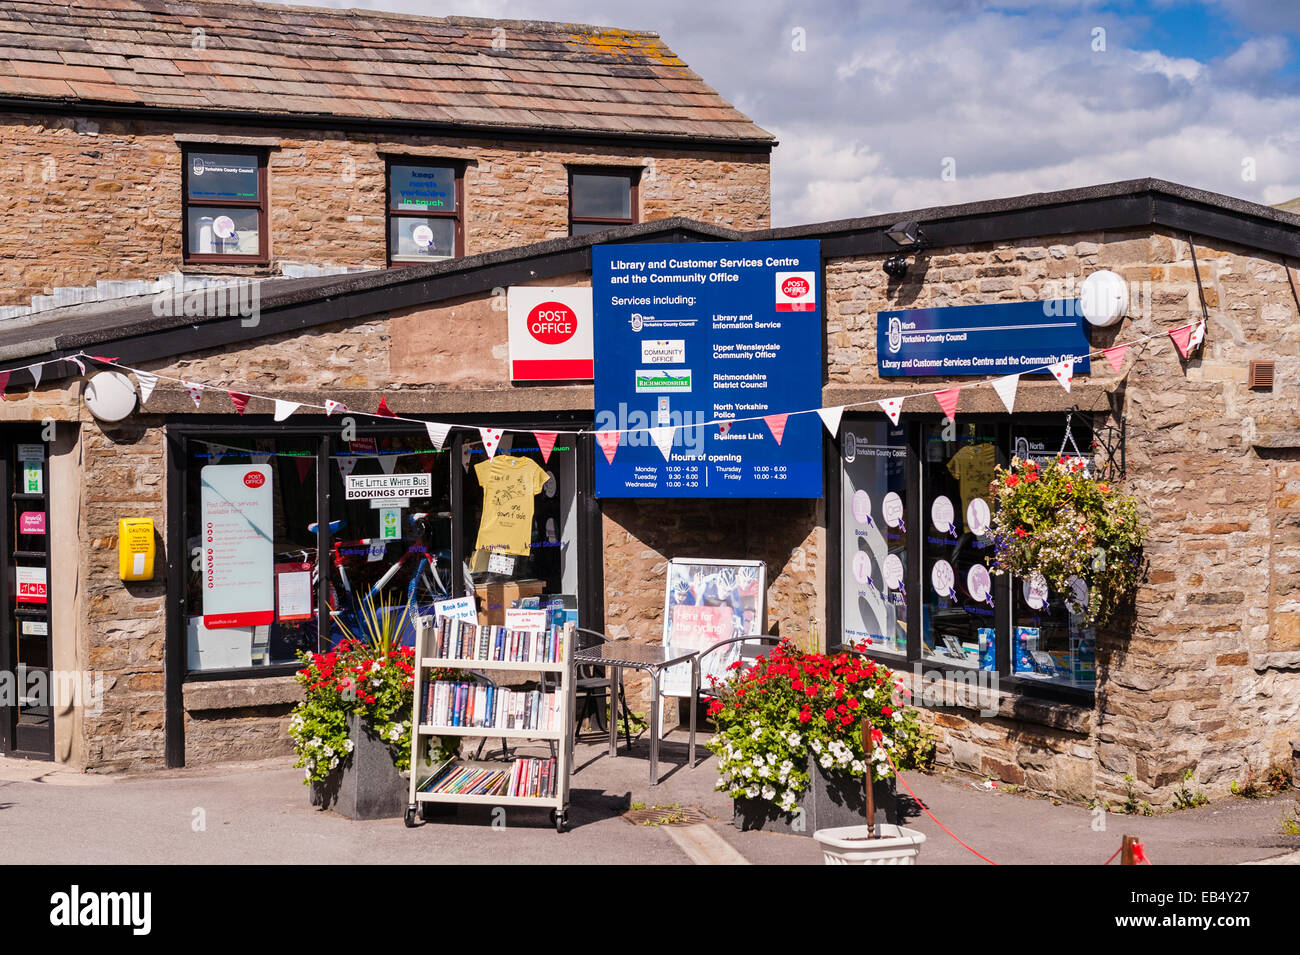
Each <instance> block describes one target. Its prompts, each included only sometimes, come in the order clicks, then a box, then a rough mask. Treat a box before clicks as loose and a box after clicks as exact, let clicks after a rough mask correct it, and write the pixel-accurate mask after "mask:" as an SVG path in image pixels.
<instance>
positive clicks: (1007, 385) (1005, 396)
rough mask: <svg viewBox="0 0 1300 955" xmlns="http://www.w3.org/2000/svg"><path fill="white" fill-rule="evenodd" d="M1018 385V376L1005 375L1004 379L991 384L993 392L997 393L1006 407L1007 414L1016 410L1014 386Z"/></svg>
mask: <svg viewBox="0 0 1300 955" xmlns="http://www.w3.org/2000/svg"><path fill="white" fill-rule="evenodd" d="M1019 384H1020V376H1019V375H1007V376H1006V377H1005V378H998V379H997V380H996V381H994V382H993V390H994V391H996V392H997V393H998V397H999V398H1001V399H1002V403H1003V404H1004V405H1006V406H1007V414H1011V413H1012V412H1013V411H1015V410H1016V409H1015V403H1016V386H1017V385H1019Z"/></svg>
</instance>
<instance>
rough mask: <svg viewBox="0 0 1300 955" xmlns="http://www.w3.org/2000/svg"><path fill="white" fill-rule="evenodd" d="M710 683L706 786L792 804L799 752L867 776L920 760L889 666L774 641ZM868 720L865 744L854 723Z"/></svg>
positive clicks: (922, 736)
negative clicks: (710, 764)
mask: <svg viewBox="0 0 1300 955" xmlns="http://www.w3.org/2000/svg"><path fill="white" fill-rule="evenodd" d="M732 670H733V671H735V672H734V673H733V674H732V675H731V676H730V677H729V678H728V680H727V681H726V682H725V683H723V684H720V685H718V686H715V688H714V691H713V692H714V694H715V696H716V698H715V700H714V701H713V703H711V704H710V705H709V716H710V717H711V718H712V719H713V720H714V721H715V723H716V725H717V727H718V732H717V733H716V734H715V735H714V737H713V739H712V740H710V742H709V744H708V745H709V748H710V749H711V750H712V751H713V752H714V753H716V754H717V756H718V772H719V779H718V783H717V785H716V787H715V788H716V789H720V790H724V791H726V792H728V793H729V794H730V795H731V796H732V798H733V799H741V798H749V799H763V800H766V801H768V802H772V803H775V804H776V805H777V806H778V807H779V808H781V809H782V810H784V811H785V812H791V811H793V810H794V808H795V806H796V805H797V803H798V799H799V796H800V794H801V793H803V792H804V790H805V789H807V787H808V782H809V778H808V769H809V759H810V757H811V758H812V759H815V760H817V763H818V764H819V765H820V766H821V767H822V769H823V770H826V771H828V772H837V773H845V774H848V775H850V776H856V777H858V778H863V777H865V775H866V773H867V771H868V767H870V769H871V773H872V778H874V779H886V778H888V777H890V776H892V775H893V770H892V769H891V767H890V760H891V759H892V761H893V763H894V765H895V766H897V767H898V768H899V769H913V768H916V767H917V766H920V765H922V764H923V763H924V762H925V761H926V760H927V759H928V758H929V756H930V754H931V753H932V751H933V746H934V744H933V741H932V740H930V739H929V738H928V736H927V735H926V733H925V731H924V730H923V728H922V727H921V724H920V719H919V717H918V714H917V712H916V710H915V709H913V708H911V707H909V706H907V705H905V704H904V703H903V702H902V701H901V698H902V697H905V696H906V695H907V691H906V690H904V689H903V688H902V684H901V682H899V681H898V680H897V678H896V677H895V675H894V674H893V672H892V671H891V670H890V669H889V668H888V667H885V666H880V665H878V664H876V663H874V662H872V661H870V660H866V659H863V658H861V657H858V656H856V655H854V654H850V653H840V654H837V655H834V656H831V655H827V654H822V653H807V652H804V651H803V650H801V649H800V648H799V647H797V646H796V645H794V644H793V643H791V642H790V641H784V642H782V643H781V644H780V645H779V646H777V647H776V648H774V649H773V650H772V652H771V653H770V654H769V655H768V656H766V657H759V658H758V659H757V660H755V661H754V662H753V663H752V664H751V665H749V666H743V665H742V663H740V662H739V661H738V662H737V663H735V664H732ZM864 718H866V719H869V720H870V722H871V725H872V728H873V731H872V747H871V752H869V753H868V752H867V751H866V749H864V747H863V744H862V735H861V725H862V721H863V719H864Z"/></svg>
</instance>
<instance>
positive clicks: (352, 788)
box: [311, 713, 409, 819]
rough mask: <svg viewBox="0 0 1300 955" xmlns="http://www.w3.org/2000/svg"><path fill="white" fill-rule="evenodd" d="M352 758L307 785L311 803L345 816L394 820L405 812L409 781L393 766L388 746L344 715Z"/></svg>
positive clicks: (354, 717)
mask: <svg viewBox="0 0 1300 955" xmlns="http://www.w3.org/2000/svg"><path fill="white" fill-rule="evenodd" d="M348 738H349V739H351V740H352V758H351V759H350V760H348V761H347V762H344V763H343V764H342V765H340V766H339V768H338V769H335V770H334V771H333V772H331V773H330V774H329V776H328V777H326V779H325V781H324V782H319V783H318V782H313V783H312V784H311V804H312V805H313V806H319V807H320V808H321V809H332V810H334V811H335V812H337V813H338V814H339V815H341V816H346V817H347V818H349V819H396V818H398V817H400V816H401V815H402V813H404V812H405V811H406V802H407V799H408V798H409V796H408V792H409V783H408V780H407V779H406V777H404V776H403V775H402V773H401V772H400V771H399V770H398V768H397V767H396V766H394V765H393V754H392V749H390V748H389V746H388V744H387V743H385V742H384V741H383V740H381V739H379V738H378V737H376V736H374V735H372V734H371V733H370V732H369V729H368V727H365V726H363V725H362V723H361V720H360V719H359V718H358V717H357V715H356V714H355V713H353V714H349V716H348Z"/></svg>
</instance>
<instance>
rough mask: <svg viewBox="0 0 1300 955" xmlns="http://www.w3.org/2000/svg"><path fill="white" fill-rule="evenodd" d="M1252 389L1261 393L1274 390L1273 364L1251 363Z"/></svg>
mask: <svg viewBox="0 0 1300 955" xmlns="http://www.w3.org/2000/svg"><path fill="white" fill-rule="evenodd" d="M1250 387H1251V388H1258V389H1260V390H1261V391H1272V390H1273V362H1271V361H1252V362H1251V363H1250Z"/></svg>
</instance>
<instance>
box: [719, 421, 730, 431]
mask: <svg viewBox="0 0 1300 955" xmlns="http://www.w3.org/2000/svg"><path fill="white" fill-rule="evenodd" d="M730 430H731V422H730V421H724V422H722V424H720V425H718V434H726V433H727V432H728V431H730Z"/></svg>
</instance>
